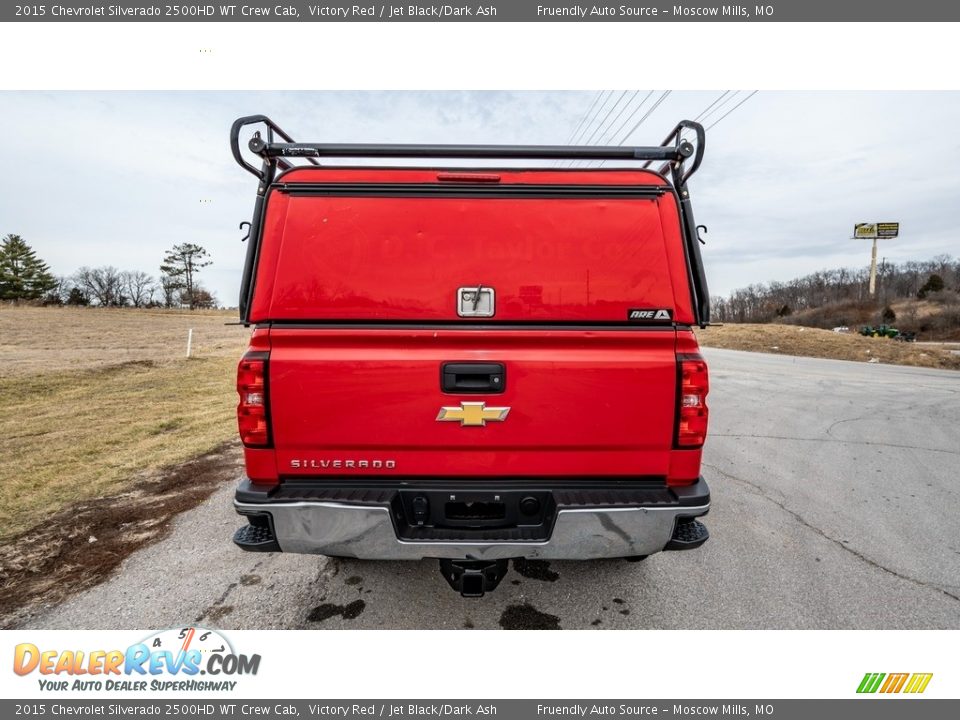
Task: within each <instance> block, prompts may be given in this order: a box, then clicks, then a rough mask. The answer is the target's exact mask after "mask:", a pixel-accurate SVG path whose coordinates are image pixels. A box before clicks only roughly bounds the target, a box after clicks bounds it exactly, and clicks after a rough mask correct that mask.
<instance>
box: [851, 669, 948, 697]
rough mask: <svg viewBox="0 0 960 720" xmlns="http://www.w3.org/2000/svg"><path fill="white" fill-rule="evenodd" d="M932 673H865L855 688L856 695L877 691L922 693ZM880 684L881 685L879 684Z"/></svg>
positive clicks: (886, 692)
mask: <svg viewBox="0 0 960 720" xmlns="http://www.w3.org/2000/svg"><path fill="white" fill-rule="evenodd" d="M932 678H933V673H913V674H912V675H911V674H910V673H890V674H889V675H887V674H885V673H866V674H865V675H864V676H863V680H861V681H860V685H859V686H857V692H858V693H866V694H869V693H875V692H877V691H879V692H881V693H885V694H892V693H899V692H901V691H902V692H904V693H912V694H917V693H922V692H923V691H924V690H926V689H927V685H929V684H930V680H931V679H932ZM881 683H882V684H881Z"/></svg>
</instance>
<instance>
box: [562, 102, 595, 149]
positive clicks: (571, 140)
mask: <svg viewBox="0 0 960 720" xmlns="http://www.w3.org/2000/svg"><path fill="white" fill-rule="evenodd" d="M601 95H603V91H602V90H597V94H596V95H594V96H593V102H592V103H591V104H590V107H588V108H587V110H586V112H585V113H583V116H582V117H581V118H580V122H579V123H577V126H576V127H575V128H574V129H573V132H572V133H570V137H568V138H567V145H570V144H571V143H572V142H573V138H574V136H575V135H576V134H577V131H578V130H580V128H581V127H583V123H584V122H585V121H586V119H587V117H588V116H589V115H590V111H591V110H593V106H594V105H596V104H597V100H599V99H600V96H601Z"/></svg>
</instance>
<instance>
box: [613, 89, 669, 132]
mask: <svg viewBox="0 0 960 720" xmlns="http://www.w3.org/2000/svg"><path fill="white" fill-rule="evenodd" d="M671 92H673V91H672V90H664V91H663V94H662V95H661V96H660V97H659V98H657V101H656V102H655V103H654V104H653V105H651V106H650V109H649V110H647V112H646V113H644V115H643V117H642V118H640V119H639V120H637V124H636V125H634V126H633V127H632V128H630V132H628V133H627V134H626V135H624V136H623V138H622V139H621V140H620V142H618V143H617V144H618V145H623V143H624V142H626V141H627V140H628V139H629V138H630V136H631V135H633V134H634V133H635V132H636V131H637V128H638V127H640V126H641V125H643V123H644V122H645V121H646V119H647V118H648V117H650V116H651V115H652V114H653V112H654V111H655V110H656V109H657V108H658V107H660V104H661V103H662V102H663V101H664V100H666V99H667V97H668V96H669V95H670V93H671Z"/></svg>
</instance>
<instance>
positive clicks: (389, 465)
mask: <svg viewBox="0 0 960 720" xmlns="http://www.w3.org/2000/svg"><path fill="white" fill-rule="evenodd" d="M290 467H291V468H292V469H294V470H299V469H300V468H345V469H348V470H349V469H353V468H356V469H365V468H370V469H371V470H380V469H381V468H382V469H385V470H393V469H394V468H396V467H397V462H396V460H298V459H296V458H294V459H293V460H291V461H290Z"/></svg>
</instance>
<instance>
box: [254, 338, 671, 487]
mask: <svg viewBox="0 0 960 720" xmlns="http://www.w3.org/2000/svg"><path fill="white" fill-rule="evenodd" d="M675 344H676V336H675V331H674V330H673V328H670V327H665V328H653V327H651V328H623V329H608V330H607V329H589V330H586V329H572V328H571V329H555V330H554V329H544V328H538V329H536V330H525V329H516V328H511V329H503V328H497V327H491V328H489V329H485V331H484V332H483V333H477V332H476V331H475V330H469V329H464V330H459V329H455V328H435V329H433V328H420V329H402V328H382V329H372V328H366V329H364V331H363V332H357V331H356V329H350V328H337V327H330V326H326V327H324V326H314V327H311V326H307V325H303V326H288V327H284V326H280V325H275V326H274V327H273V328H272V329H271V330H270V346H271V351H270V366H269V393H270V405H271V415H272V433H273V443H274V447H275V449H276V460H277V464H278V467H277V470H278V472H279V474H280V475H281V476H287V477H291V476H299V477H303V476H323V475H331V476H341V477H343V476H367V477H372V476H380V477H382V476H383V475H384V474H389V475H391V476H396V477H430V476H432V477H464V478H467V477H535V476H546V475H549V476H597V475H605V476H627V477H637V476H665V475H666V474H667V472H668V465H669V455H670V453H669V452H668V451H669V449H670V447H671V445H672V441H673V431H674V408H675V406H676V382H677V366H676V356H675V351H676V348H675ZM448 362H456V363H469V362H474V363H477V362H494V363H502V364H503V366H504V368H505V387H504V390H503V392H500V393H485V394H473V393H470V394H457V393H449V392H444V391H443V390H442V387H441V366H442V365H443V364H444V363H448ZM461 402H467V403H480V402H482V403H484V404H485V407H486V408H494V409H496V408H509V411H508V412H507V413H504V415H505V417H503V419H502V420H497V421H494V420H491V421H490V422H486V424H485V425H474V426H471V425H463V424H461V422H444V421H439V420H438V416H439V415H440V414H441V412H440V411H441V408H444V407H447V408H454V409H459V408H461V407H462V406H461V405H460V403H461Z"/></svg>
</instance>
